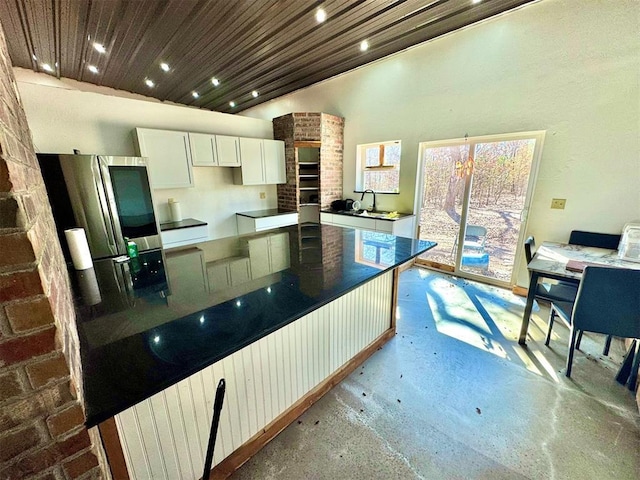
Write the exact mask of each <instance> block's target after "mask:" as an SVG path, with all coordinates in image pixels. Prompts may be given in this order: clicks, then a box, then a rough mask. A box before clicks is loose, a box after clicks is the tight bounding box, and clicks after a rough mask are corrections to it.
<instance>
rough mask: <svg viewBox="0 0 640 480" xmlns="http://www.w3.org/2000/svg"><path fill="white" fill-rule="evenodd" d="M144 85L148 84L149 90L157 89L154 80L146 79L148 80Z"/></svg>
mask: <svg viewBox="0 0 640 480" xmlns="http://www.w3.org/2000/svg"><path fill="white" fill-rule="evenodd" d="M144 83H146V85H147V87H149V88H153V87H155V85H156V84H155V83H154V82H153V80H151V79H150V78H146V79H145V80H144Z"/></svg>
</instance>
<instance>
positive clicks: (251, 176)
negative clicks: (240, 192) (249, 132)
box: [240, 138, 267, 185]
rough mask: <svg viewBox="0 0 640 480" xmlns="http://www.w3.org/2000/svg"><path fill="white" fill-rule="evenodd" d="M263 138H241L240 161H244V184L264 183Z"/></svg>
mask: <svg viewBox="0 0 640 480" xmlns="http://www.w3.org/2000/svg"><path fill="white" fill-rule="evenodd" d="M262 157H263V154H262V140H261V139H259V138H240V161H241V163H242V167H241V168H242V185H264V184H266V183H267V182H266V181H265V176H264V159H263V158H262Z"/></svg>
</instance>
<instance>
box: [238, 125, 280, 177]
mask: <svg viewBox="0 0 640 480" xmlns="http://www.w3.org/2000/svg"><path fill="white" fill-rule="evenodd" d="M240 161H241V162H242V166H241V168H240V169H239V171H236V172H234V180H235V183H237V184H240V185H267V184H275V183H286V182H287V178H286V171H285V158H284V142H283V141H281V140H262V139H260V138H242V137H241V138H240Z"/></svg>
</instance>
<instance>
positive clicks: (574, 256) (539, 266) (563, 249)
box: [518, 242, 640, 345]
mask: <svg viewBox="0 0 640 480" xmlns="http://www.w3.org/2000/svg"><path fill="white" fill-rule="evenodd" d="M570 262H571V263H570ZM567 264H569V268H570V269H567ZM573 264H576V265H577V266H578V268H576V269H574V268H571V266H572V265H573ZM585 265H599V266H603V267H617V268H631V269H636V270H640V263H637V262H630V261H628V260H622V259H620V258H619V257H618V251H617V250H609V249H606V248H597V247H586V246H584V245H573V244H568V243H559V242H544V243H542V245H540V248H538V250H537V251H536V253H535V255H534V256H533V258H532V259H531V261H530V262H529V264H528V265H527V268H528V269H529V275H530V281H529V292H528V294H527V303H526V305H525V308H524V315H523V316H522V326H521V328H520V336H519V338H518V343H519V344H520V345H525V344H526V339H527V331H528V329H529V320H530V318H531V311H532V310H533V301H534V299H535V295H536V289H535V288H534V287H532V286H535V285H536V284H537V283H538V281H540V280H541V279H543V278H547V279H552V280H562V281H565V282H573V283H575V284H576V285H577V284H579V283H580V279H581V278H582V271H581V270H580V267H584V266H585Z"/></svg>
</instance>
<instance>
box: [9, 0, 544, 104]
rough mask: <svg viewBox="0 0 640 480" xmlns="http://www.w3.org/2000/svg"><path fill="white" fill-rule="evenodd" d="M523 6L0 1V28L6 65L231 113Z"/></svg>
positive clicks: (498, 2)
mask: <svg viewBox="0 0 640 480" xmlns="http://www.w3.org/2000/svg"><path fill="white" fill-rule="evenodd" d="M531 1H532V0H481V1H479V0H395V1H390V0H325V1H310V0H2V1H0V21H1V23H2V27H3V29H4V32H5V37H6V39H7V43H8V45H9V54H10V56H11V61H12V63H13V65H14V66H18V67H23V68H29V69H33V70H34V71H36V72H44V73H49V74H51V75H54V76H56V77H66V78H71V79H75V80H79V81H83V82H89V83H93V84H96V85H103V86H108V87H112V88H116V89H120V90H125V91H128V92H134V93H139V94H142V95H147V96H150V97H154V98H157V99H160V100H168V101H172V102H176V103H181V104H185V105H192V106H197V107H201V108H206V109H210V110H215V111H220V112H226V113H236V112H240V111H242V110H244V109H247V108H249V107H252V106H255V105H258V104H260V103H262V102H265V101H268V100H270V99H273V98H276V97H279V96H281V95H284V94H287V93H290V92H293V91H295V90H298V89H300V88H303V87H306V86H309V85H312V84H314V83H316V82H319V81H321V80H324V79H327V78H330V77H333V76H335V75H338V74H340V73H343V72H346V71H349V70H351V69H354V68H356V67H359V66H361V65H364V64H367V63H369V62H372V61H374V60H377V59H379V58H382V57H385V56H387V55H390V54H392V53H395V52H398V51H400V50H403V49H405V48H407V47H410V46H413V45H416V44H418V43H421V42H424V41H426V40H429V39H432V38H435V37H438V36H440V35H443V34H445V33H448V32H451V31H454V30H457V29H459V28H462V27H464V26H466V25H470V24H472V23H475V22H478V21H480V20H483V19H485V18H488V17H491V16H494V15H496V14H499V13H502V12H504V11H507V10H510V9H512V8H515V7H517V6H520V5H523V4H525V3H529V2H531ZM320 9H322V10H323V11H324V12H325V14H326V19H325V20H324V21H322V22H319V21H318V20H317V19H316V16H317V13H318V10H320ZM363 41H366V42H367V43H368V49H367V50H366V51H362V50H361V43H362V42H363ZM101 47H102V48H101ZM213 79H216V80H217V81H218V82H219V83H218V85H217V86H216V85H214V83H215V82H214V80H213ZM256 95H257V96H256ZM231 102H233V103H231ZM232 105H234V106H232Z"/></svg>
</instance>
